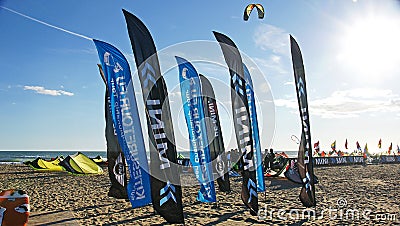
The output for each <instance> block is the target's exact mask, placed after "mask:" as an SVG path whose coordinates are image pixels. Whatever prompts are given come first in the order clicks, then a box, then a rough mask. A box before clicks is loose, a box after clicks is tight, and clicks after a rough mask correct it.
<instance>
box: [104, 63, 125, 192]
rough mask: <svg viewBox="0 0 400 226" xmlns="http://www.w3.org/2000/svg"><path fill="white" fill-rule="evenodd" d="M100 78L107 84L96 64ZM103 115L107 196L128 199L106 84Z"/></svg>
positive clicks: (123, 161) (121, 154)
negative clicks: (107, 181) (109, 183)
mask: <svg viewBox="0 0 400 226" xmlns="http://www.w3.org/2000/svg"><path fill="white" fill-rule="evenodd" d="M97 66H98V68H99V72H100V75H101V78H102V79H103V81H104V84H106V83H107V81H106V79H105V77H104V73H103V69H102V68H101V65H100V64H97ZM104 108H105V109H104V115H105V120H106V129H105V136H106V141H107V162H108V176H109V178H110V182H111V187H110V190H109V191H108V196H109V197H113V198H117V199H128V194H127V192H126V186H127V182H128V180H127V177H126V163H125V158H124V154H123V153H122V149H121V147H120V146H119V143H118V138H117V136H116V133H115V129H114V124H113V121H112V114H111V100H110V96H109V95H108V90H107V84H106V95H105V100H104Z"/></svg>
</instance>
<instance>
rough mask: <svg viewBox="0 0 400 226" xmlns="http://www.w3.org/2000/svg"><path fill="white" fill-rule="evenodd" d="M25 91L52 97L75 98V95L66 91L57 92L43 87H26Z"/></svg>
mask: <svg viewBox="0 0 400 226" xmlns="http://www.w3.org/2000/svg"><path fill="white" fill-rule="evenodd" d="M24 90H33V91H35V92H36V93H38V94H43V95H50V96H61V95H65V96H73V95H74V94H73V93H71V92H67V91H64V90H55V89H45V88H44V87H43V86H24Z"/></svg>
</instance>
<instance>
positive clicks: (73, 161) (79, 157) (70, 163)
mask: <svg viewBox="0 0 400 226" xmlns="http://www.w3.org/2000/svg"><path fill="white" fill-rule="evenodd" d="M59 165H61V166H62V167H64V168H65V170H66V171H68V172H70V173H73V174H99V173H102V172H103V169H102V168H101V167H100V166H99V165H97V164H96V163H95V162H94V161H93V160H91V159H90V158H88V157H87V156H86V155H84V154H82V153H81V152H78V153H76V154H74V155H69V156H67V157H66V158H65V159H64V161H62V162H60V163H59Z"/></svg>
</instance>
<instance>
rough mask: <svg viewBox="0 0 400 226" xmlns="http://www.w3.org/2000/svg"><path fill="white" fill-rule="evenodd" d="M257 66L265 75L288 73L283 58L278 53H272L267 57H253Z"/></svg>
mask: <svg viewBox="0 0 400 226" xmlns="http://www.w3.org/2000/svg"><path fill="white" fill-rule="evenodd" d="M252 59H253V60H254V62H255V63H256V64H257V66H258V67H259V68H260V70H261V71H263V73H264V74H265V75H269V74H271V75H275V74H287V73H288V71H287V70H286V67H285V66H284V65H283V62H282V58H281V57H280V56H277V55H272V56H270V57H269V58H267V59H261V58H257V57H253V58H252Z"/></svg>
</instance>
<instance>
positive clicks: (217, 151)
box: [200, 74, 231, 192]
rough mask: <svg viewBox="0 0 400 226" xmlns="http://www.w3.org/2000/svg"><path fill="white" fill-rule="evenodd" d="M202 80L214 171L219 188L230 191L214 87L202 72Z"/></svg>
mask: <svg viewBox="0 0 400 226" xmlns="http://www.w3.org/2000/svg"><path fill="white" fill-rule="evenodd" d="M200 81H201V93H202V94H203V105H204V113H205V118H206V119H205V120H206V126H207V137H208V140H209V141H208V144H209V148H210V152H211V161H212V166H213V172H214V173H217V174H218V178H217V183H218V187H219V190H220V191H223V192H230V191H231V187H230V182H229V172H228V160H227V157H226V153H225V146H224V139H223V137H222V130H221V123H220V121H219V114H218V108H217V101H216V100H215V93H214V89H213V87H212V85H211V83H210V81H209V80H208V79H207V78H206V77H205V76H204V75H202V74H200Z"/></svg>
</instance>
